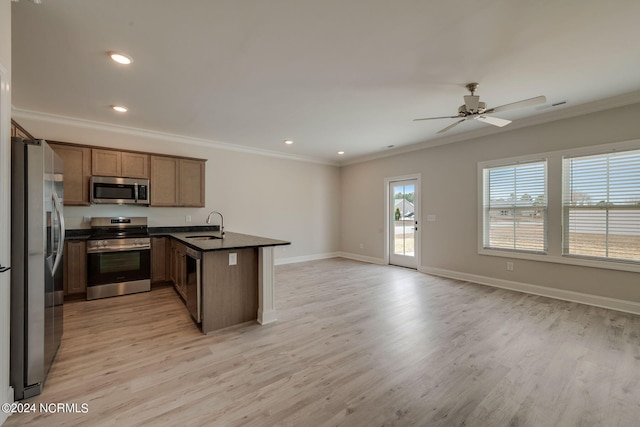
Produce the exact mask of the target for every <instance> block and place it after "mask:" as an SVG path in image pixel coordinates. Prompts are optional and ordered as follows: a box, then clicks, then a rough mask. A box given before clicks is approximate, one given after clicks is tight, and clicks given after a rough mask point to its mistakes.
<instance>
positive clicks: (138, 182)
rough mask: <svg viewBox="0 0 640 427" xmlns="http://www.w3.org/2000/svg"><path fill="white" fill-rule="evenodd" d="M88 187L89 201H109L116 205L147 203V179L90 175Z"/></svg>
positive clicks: (101, 202) (102, 202)
mask: <svg viewBox="0 0 640 427" xmlns="http://www.w3.org/2000/svg"><path fill="white" fill-rule="evenodd" d="M90 188H91V197H90V199H91V203H96V204H97V203H100V204H104V203H110V204H117V205H129V204H132V205H148V204H149V180H148V179H137V178H117V177H115V176H92V177H91V185H90Z"/></svg>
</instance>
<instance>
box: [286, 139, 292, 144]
mask: <svg viewBox="0 0 640 427" xmlns="http://www.w3.org/2000/svg"><path fill="white" fill-rule="evenodd" d="M284 143H285V144H287V145H291V144H293V141H292V140H290V139H287V140H285V141H284Z"/></svg>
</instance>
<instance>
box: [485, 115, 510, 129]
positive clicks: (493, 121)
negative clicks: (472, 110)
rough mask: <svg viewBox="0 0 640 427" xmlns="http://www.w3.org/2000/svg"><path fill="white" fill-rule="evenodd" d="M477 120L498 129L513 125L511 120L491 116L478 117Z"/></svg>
mask: <svg viewBox="0 0 640 427" xmlns="http://www.w3.org/2000/svg"><path fill="white" fill-rule="evenodd" d="M476 120H478V121H481V122H484V123H489V124H490V125H494V126H498V127H502V126H506V125H508V124H509V123H511V120H505V119H499V118H497V117H489V116H478V117H476Z"/></svg>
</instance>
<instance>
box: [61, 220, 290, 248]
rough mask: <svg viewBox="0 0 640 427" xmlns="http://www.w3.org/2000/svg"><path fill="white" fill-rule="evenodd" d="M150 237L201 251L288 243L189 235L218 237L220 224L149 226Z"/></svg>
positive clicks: (69, 236) (77, 234) (70, 233)
mask: <svg viewBox="0 0 640 427" xmlns="http://www.w3.org/2000/svg"><path fill="white" fill-rule="evenodd" d="M90 235H91V230H90V229H88V228H84V229H72V230H67V231H66V240H87V239H88V238H89V236H90ZM149 235H150V236H151V237H171V238H174V239H176V240H179V241H180V242H181V243H184V244H185V245H187V246H189V247H191V248H193V249H195V250H197V251H202V252H209V251H224V250H229V249H242V248H260V247H266V246H283V245H290V244H291V242H287V241H285V240H276V239H269V238H266V237H259V236H251V235H248V234H240V233H233V232H229V231H227V232H225V234H224V239H212V240H198V239H190V238H188V237H189V236H209V235H210V236H215V237H220V226H217V225H208V226H190V227H149Z"/></svg>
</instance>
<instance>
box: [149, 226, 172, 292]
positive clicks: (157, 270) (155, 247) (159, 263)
mask: <svg viewBox="0 0 640 427" xmlns="http://www.w3.org/2000/svg"><path fill="white" fill-rule="evenodd" d="M170 252H171V244H170V242H169V239H167V238H166V237H152V238H151V283H160V282H166V281H168V280H170V277H169V265H170Z"/></svg>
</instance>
